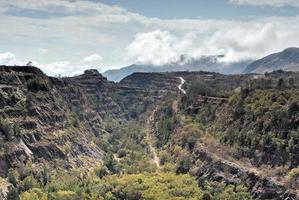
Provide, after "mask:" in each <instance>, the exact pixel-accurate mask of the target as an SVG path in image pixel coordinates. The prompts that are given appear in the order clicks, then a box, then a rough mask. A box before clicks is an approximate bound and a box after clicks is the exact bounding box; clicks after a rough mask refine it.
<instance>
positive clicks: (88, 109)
mask: <svg viewBox="0 0 299 200" xmlns="http://www.w3.org/2000/svg"><path fill="white" fill-rule="evenodd" d="M0 71H1V76H0V102H1V105H0V108H1V110H0V115H1V133H0V136H1V137H0V138H1V140H2V141H5V142H2V143H1V144H5V145H3V146H1V155H0V156H1V163H0V165H1V168H0V175H1V176H4V175H5V174H6V173H7V170H8V168H9V167H12V166H18V165H20V164H21V163H24V162H25V161H28V160H33V159H34V160H40V161H43V160H45V161H53V160H54V159H56V158H59V159H69V160H70V161H71V160H72V161H73V163H74V165H81V164H82V162H80V160H81V158H80V157H81V156H88V157H90V158H93V159H97V160H101V159H102V157H103V152H102V150H101V149H100V148H99V147H97V146H96V145H95V144H93V142H92V141H91V140H90V138H91V137H92V136H94V135H101V134H102V132H103V131H102V127H101V121H102V118H101V116H100V114H99V113H97V112H96V111H95V110H94V107H95V104H94V102H93V100H92V98H91V97H88V95H86V93H87V91H86V90H88V89H86V90H85V88H83V87H80V86H77V85H76V84H72V81H71V80H68V79H57V78H52V77H47V76H46V75H45V74H43V73H42V72H41V71H40V70H39V69H37V68H34V67H27V66H21V67H6V66H1V67H0ZM83 79H84V78H83ZM102 82H104V80H102V79H98V80H96V79H95V80H94V84H99V85H100V84H101V83H102ZM114 106H115V105H114ZM107 110H110V111H111V110H112V109H110V108H107ZM112 112H116V113H117V110H116V111H114V110H112ZM70 163H71V162H70Z"/></svg>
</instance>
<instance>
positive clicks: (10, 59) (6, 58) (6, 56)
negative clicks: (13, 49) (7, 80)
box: [0, 52, 16, 65]
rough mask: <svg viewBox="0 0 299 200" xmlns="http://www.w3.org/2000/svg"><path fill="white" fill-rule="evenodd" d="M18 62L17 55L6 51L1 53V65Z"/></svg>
mask: <svg viewBox="0 0 299 200" xmlns="http://www.w3.org/2000/svg"><path fill="white" fill-rule="evenodd" d="M15 63H16V57H15V55H14V54H13V53H10V52H6V53H0V64H1V65H11V64H15Z"/></svg>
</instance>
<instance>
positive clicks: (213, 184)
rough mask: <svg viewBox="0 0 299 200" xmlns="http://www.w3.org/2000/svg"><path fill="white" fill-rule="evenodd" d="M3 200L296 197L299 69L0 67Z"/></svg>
mask: <svg viewBox="0 0 299 200" xmlns="http://www.w3.org/2000/svg"><path fill="white" fill-rule="evenodd" d="M0 71H1V74H0V84H1V87H0V115H1V120H0V122H1V123H0V158H1V159H0V176H1V179H0V188H1V190H0V198H2V199H8V200H10V199H21V200H26V199H43V200H44V199H55V200H56V199H57V200H58V199H59V200H60V199H105V200H112V199H113V200H114V199H128V200H131V199H132V200H133V199H161V200H163V199H178V200H179V199H232V200H234V199H298V197H299V191H298V188H299V186H298V174H299V173H298V164H299V163H298V162H299V160H298V152H299V135H298V133H299V132H298V128H299V105H298V102H299V99H298V98H299V90H298V88H299V82H298V80H299V74H298V73H295V72H284V71H275V72H272V73H267V74H265V75H258V74H244V75H222V74H219V73H215V72H184V71H183V72H160V73H142V72H138V73H133V74H131V75H129V76H127V77H126V78H124V79H122V80H121V81H120V82H119V83H115V82H111V81H108V80H107V79H106V78H105V77H104V76H102V75H101V74H100V73H99V72H98V71H97V70H86V71H85V72H84V74H82V75H78V76H74V77H49V76H47V75H45V74H44V73H43V72H42V71H41V70H39V69H38V68H36V67H31V66H0Z"/></svg>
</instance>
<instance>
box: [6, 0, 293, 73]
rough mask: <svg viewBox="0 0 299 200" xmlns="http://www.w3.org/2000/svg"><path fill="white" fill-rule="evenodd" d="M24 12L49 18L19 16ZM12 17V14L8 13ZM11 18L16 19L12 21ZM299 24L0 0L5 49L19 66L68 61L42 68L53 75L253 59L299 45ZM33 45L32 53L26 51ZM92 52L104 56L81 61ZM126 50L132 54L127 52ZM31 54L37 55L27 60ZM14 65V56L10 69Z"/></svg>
mask: <svg viewBox="0 0 299 200" xmlns="http://www.w3.org/2000/svg"><path fill="white" fill-rule="evenodd" d="M227 1H229V0H227ZM230 2H231V3H235V4H251V5H266V4H267V5H269V4H271V5H274V6H283V5H296V2H298V0H297V1H294V0H293V1H291V0H268V1H266V0H259V1H258V0H250V1H249V0H247V1H246V0H230ZM23 10H27V11H28V10H29V11H30V13H34V12H37V14H38V15H45V16H46V17H45V18H38V17H36V18H35V17H32V16H22V15H17V14H20V13H21V14H22V11H23ZM7 11H10V15H7V14H6V12H7ZM31 11H32V12H31ZM1 13H2V14H1ZM14 13H17V14H16V15H15V16H13V14H14ZM25 13H26V12H25ZM27 13H28V12H27ZM47 16H49V17H47ZM296 24H299V17H295V16H294V17H267V18H259V19H257V18H256V19H247V20H237V19H236V20H204V19H174V20H163V19H157V18H148V17H145V16H142V15H140V14H138V13H132V12H129V11H128V10H126V9H125V8H121V7H118V6H109V5H105V4H103V3H99V2H91V1H80V0H76V1H67V0H65V1H61V0H51V1H49V0H26V1H24V0H13V1H1V0H0V27H5V29H0V38H1V39H2V42H3V43H4V44H3V46H8V45H9V46H10V45H14V47H12V48H13V49H17V50H18V52H24V54H18V55H17V56H18V59H22V60H38V61H39V62H40V63H50V62H52V61H56V60H58V61H59V60H68V61H59V62H52V63H50V64H44V65H41V66H42V67H43V69H44V70H45V72H46V73H49V74H51V75H53V74H58V73H61V74H64V75H65V74H73V73H74V72H76V73H80V72H82V71H83V69H85V68H88V66H87V65H88V64H98V63H97V62H101V65H106V68H105V66H104V68H103V69H107V67H110V66H111V65H113V64H115V63H116V65H117V66H121V65H124V63H121V61H123V60H125V61H126V64H128V63H133V62H140V63H151V64H154V65H161V64H165V63H169V62H174V61H177V60H178V59H179V56H180V55H181V54H186V53H187V54H191V55H192V56H194V57H197V56H200V55H208V54H213V55H215V54H219V53H225V54H226V57H225V58H224V59H223V61H226V62H236V61H241V60H245V59H256V58H259V57H262V56H265V55H267V54H269V53H273V52H277V51H280V50H282V49H284V48H287V47H289V46H299V40H298V35H299V26H297V25H296ZM24 30H26V31H24ZM37 30H38V31H37ZM124 30H125V31H124ZM153 30H156V31H153ZM134 35H135V38H132V36H134ZM28 44H30V47H31V49H34V50H33V51H34V52H32V53H31V52H29V51H28V48H26V46H28ZM39 47H43V48H44V49H47V50H49V51H50V52H51V54H47V53H46V51H44V50H41V49H40V50H38V52H39V55H36V49H38V48H39ZM95 49H96V51H97V52H103V53H105V54H103V55H101V56H100V55H96V54H95V55H90V56H87V57H86V58H83V59H79V60H78V59H77V57H78V55H88V54H89V52H91V51H93V50H95ZM125 50H127V51H128V53H123V52H124V51H125ZM2 51H7V50H2ZM112 52H113V53H112ZM77 53H78V54H77ZM30 54H31V55H36V57H29V56H30ZM41 54H43V56H40V55H41ZM122 55H123V57H124V59H123V60H122ZM100 57H101V58H102V57H104V58H105V59H104V60H102V59H101V58H100ZM44 58H45V60H46V61H44V60H43V59H44ZM13 60H15V58H14V59H12V61H11V62H12V63H13V62H14V61H13ZM83 61H84V62H83ZM112 63H113V64H112Z"/></svg>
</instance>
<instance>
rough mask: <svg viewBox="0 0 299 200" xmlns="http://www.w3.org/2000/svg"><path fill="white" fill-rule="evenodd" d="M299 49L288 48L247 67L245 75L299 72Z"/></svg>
mask: <svg viewBox="0 0 299 200" xmlns="http://www.w3.org/2000/svg"><path fill="white" fill-rule="evenodd" d="M298 63H299V48H295V47H294V48H287V49H285V50H283V51H282V52H279V53H274V54H271V55H268V56H266V57H264V58H261V59H259V60H257V61H255V62H253V63H251V64H250V65H248V66H247V67H246V69H245V70H244V73H265V72H272V71H275V70H280V69H281V70H284V71H299V64H298Z"/></svg>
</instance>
